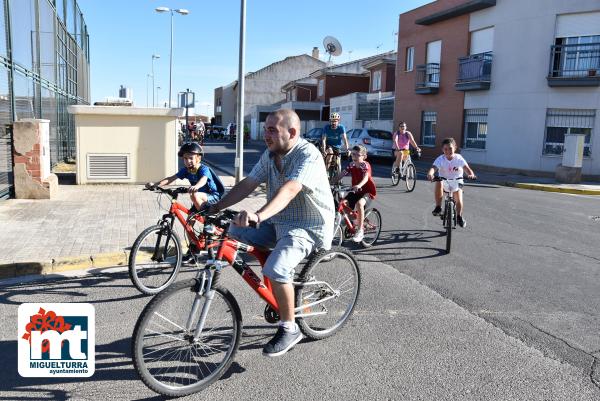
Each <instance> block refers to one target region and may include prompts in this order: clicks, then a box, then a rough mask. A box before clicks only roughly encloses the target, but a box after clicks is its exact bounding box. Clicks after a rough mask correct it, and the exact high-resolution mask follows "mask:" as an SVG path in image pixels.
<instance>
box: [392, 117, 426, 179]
mask: <svg viewBox="0 0 600 401" xmlns="http://www.w3.org/2000/svg"><path fill="white" fill-rule="evenodd" d="M392 140H393V145H392V146H393V149H394V155H395V156H396V160H394V166H393V167H394V169H399V168H400V166H401V165H402V162H403V161H404V160H406V159H407V157H408V155H409V153H410V145H412V146H413V147H414V148H415V149H417V152H419V153H420V152H421V148H420V147H419V145H417V143H416V142H415V138H414V137H413V134H412V133H411V132H410V131H407V130H406V123H405V122H404V121H401V122H400V123H399V124H398V131H396V132H394V136H393V138H392Z"/></svg>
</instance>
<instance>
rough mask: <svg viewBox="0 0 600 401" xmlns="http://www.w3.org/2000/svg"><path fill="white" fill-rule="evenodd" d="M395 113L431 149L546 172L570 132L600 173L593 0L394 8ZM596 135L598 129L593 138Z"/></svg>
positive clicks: (486, 0)
mask: <svg viewBox="0 0 600 401" xmlns="http://www.w3.org/2000/svg"><path fill="white" fill-rule="evenodd" d="M399 37H400V39H399V45H398V68H397V73H396V104H395V108H394V120H395V121H396V122H398V121H401V120H404V121H407V122H408V124H409V129H412V132H413V134H415V136H416V138H417V140H418V141H419V142H420V144H421V145H422V147H423V148H424V149H427V150H426V155H427V156H429V157H433V156H435V155H436V154H439V153H440V142H441V140H442V139H443V138H444V137H447V136H452V137H454V138H455V139H456V140H457V142H458V143H459V144H460V146H461V148H462V149H461V153H462V154H463V155H464V156H465V157H466V158H467V160H469V161H470V162H471V163H472V164H479V165H485V166H489V167H493V168H496V169H499V170H509V171H519V172H537V173H541V174H544V173H545V174H549V175H550V174H553V173H554V171H555V170H556V168H557V166H558V165H559V164H560V163H561V161H562V153H563V150H564V146H563V145H564V138H565V135H567V134H583V135H585V146H584V160H583V174H586V175H588V176H600V158H599V157H598V155H599V153H600V139H597V136H598V132H599V130H600V122H599V118H598V114H599V111H600V3H598V1H597V0H572V1H569V2H563V1H558V0H529V1H527V2H522V1H518V0H497V1H496V0H479V1H464V0H463V1H452V0H440V1H436V2H434V3H430V4H428V5H426V6H423V7H420V8H417V9H415V10H412V11H410V12H407V13H404V14H402V15H401V16H400V35H399ZM595 137H596V139H595Z"/></svg>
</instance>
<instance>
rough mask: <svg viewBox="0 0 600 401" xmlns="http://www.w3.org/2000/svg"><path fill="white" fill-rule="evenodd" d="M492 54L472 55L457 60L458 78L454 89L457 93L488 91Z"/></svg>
mask: <svg viewBox="0 0 600 401" xmlns="http://www.w3.org/2000/svg"><path fill="white" fill-rule="evenodd" d="M491 80H492V52H486V53H477V54H472V55H470V56H467V57H460V58H459V59H458V78H457V79H456V84H454V87H455V88H456V90H459V91H476V90H487V89H490V82H491Z"/></svg>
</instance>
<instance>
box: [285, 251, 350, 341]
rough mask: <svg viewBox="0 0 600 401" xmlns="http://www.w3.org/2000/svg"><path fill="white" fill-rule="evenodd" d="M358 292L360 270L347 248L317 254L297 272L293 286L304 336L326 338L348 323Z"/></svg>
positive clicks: (299, 324) (298, 317)
mask: <svg viewBox="0 0 600 401" xmlns="http://www.w3.org/2000/svg"><path fill="white" fill-rule="evenodd" d="M359 293H360V270H359V267H358V262H357V261H356V259H355V258H354V256H353V255H352V254H351V253H350V252H349V251H348V250H346V249H344V248H340V247H333V248H331V250H329V251H327V250H322V251H319V252H317V253H315V254H313V256H312V257H311V258H310V260H309V261H308V263H306V265H305V266H304V268H303V269H302V271H301V272H300V275H299V278H298V283H297V286H296V316H297V317H296V321H297V323H298V326H300V330H302V333H304V334H305V335H306V336H307V337H309V338H312V339H315V340H318V339H322V338H326V337H329V336H331V335H333V334H334V333H336V332H337V331H338V330H340V329H341V328H342V327H343V326H344V324H346V322H347V321H348V319H349V318H350V316H351V315H352V312H353V311H354V307H355V305H356V301H357V300H358V295H359Z"/></svg>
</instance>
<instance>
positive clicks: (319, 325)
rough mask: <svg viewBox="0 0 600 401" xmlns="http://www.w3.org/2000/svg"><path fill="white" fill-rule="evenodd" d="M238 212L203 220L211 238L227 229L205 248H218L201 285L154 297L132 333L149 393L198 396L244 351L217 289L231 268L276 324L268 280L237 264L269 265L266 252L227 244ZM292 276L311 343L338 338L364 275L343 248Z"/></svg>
mask: <svg viewBox="0 0 600 401" xmlns="http://www.w3.org/2000/svg"><path fill="white" fill-rule="evenodd" d="M234 216H235V212H232V211H224V212H223V213H222V214H220V215H218V216H214V217H209V216H207V217H206V220H205V225H204V232H205V234H206V235H207V236H212V235H214V233H215V232H217V230H223V231H224V233H223V236H221V238H220V239H219V240H217V241H216V242H214V243H211V244H208V247H210V248H215V249H216V257H215V258H214V259H212V260H209V261H208V262H207V264H206V267H205V268H204V269H202V270H200V271H199V272H198V275H197V276H196V278H193V279H189V280H185V281H180V282H177V283H175V284H173V285H172V286H170V287H169V288H168V289H166V290H164V291H163V292H161V293H160V294H158V295H156V296H155V297H154V298H153V299H152V300H151V301H150V303H148V305H146V307H145V308H144V310H143V311H142V314H141V315H140V317H139V318H138V321H137V323H136V325H135V329H134V332H133V343H132V355H133V363H134V366H135V368H136V370H137V372H138V373H139V375H140V378H141V379H142V381H143V382H144V383H145V384H146V385H147V386H148V387H149V388H150V389H152V390H154V391H156V392H158V393H160V394H164V395H167V396H171V397H177V396H183V395H187V394H192V393H195V392H198V391H200V390H202V389H204V388H206V387H208V386H209V385H210V384H212V383H213V382H214V381H216V380H218V379H219V377H221V375H223V373H225V372H226V371H227V369H228V368H229V366H230V365H231V363H232V361H233V358H234V357H235V354H236V352H237V349H238V347H239V344H240V338H241V333H242V315H241V312H240V308H239V306H238V303H237V301H236V300H235V298H234V297H233V295H232V294H231V293H230V292H229V291H228V290H227V289H225V288H223V287H221V286H220V285H219V278H220V273H221V270H222V269H224V268H225V267H227V266H232V267H233V269H234V270H235V271H236V272H237V273H238V274H239V275H240V276H241V277H242V279H244V281H245V282H246V283H247V284H248V285H249V286H250V288H252V289H253V290H254V291H255V292H256V293H257V294H258V295H259V296H260V297H261V298H262V299H263V300H264V301H265V302H266V303H267V305H266V307H265V311H264V317H265V320H266V321H267V322H269V323H275V322H277V321H278V320H279V313H278V305H277V301H276V300H275V297H274V295H273V293H272V291H271V283H270V282H269V279H268V278H267V277H264V278H263V280H261V279H260V278H259V277H258V276H257V275H256V273H254V271H253V270H252V269H251V268H250V266H248V265H247V264H246V263H245V262H244V261H243V260H242V259H241V258H240V257H239V254H241V253H248V254H250V255H253V256H254V257H255V258H256V259H257V260H258V262H259V263H260V265H261V266H262V265H264V263H265V261H266V259H267V257H268V255H269V252H268V251H265V250H261V249H258V248H255V247H252V246H250V245H247V244H244V243H241V242H239V241H236V240H234V239H231V238H228V236H227V229H228V226H229V223H230V221H231V219H232V218H233V217H234ZM299 270H300V273H299V274H298V275H296V276H295V277H294V281H293V284H294V287H295V305H296V308H295V313H296V315H295V317H296V322H297V323H298V325H299V326H300V329H301V330H302V333H304V334H305V335H306V336H307V337H309V338H311V339H322V338H326V337H329V336H331V335H333V334H334V333H335V332H337V331H338V330H340V329H341V328H342V326H344V324H345V323H346V322H347V321H348V319H349V318H350V316H351V315H352V312H353V310H354V306H355V304H356V301H357V299H358V295H359V292H360V281H361V279H360V270H359V267H358V263H357V261H356V259H355V258H354V256H352V254H351V253H350V252H349V251H347V250H345V249H343V248H339V247H333V248H332V249H331V250H321V251H317V252H314V253H313V254H311V255H310V256H309V257H308V258H307V261H306V262H305V263H304V264H301V266H299Z"/></svg>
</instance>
